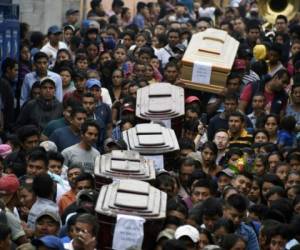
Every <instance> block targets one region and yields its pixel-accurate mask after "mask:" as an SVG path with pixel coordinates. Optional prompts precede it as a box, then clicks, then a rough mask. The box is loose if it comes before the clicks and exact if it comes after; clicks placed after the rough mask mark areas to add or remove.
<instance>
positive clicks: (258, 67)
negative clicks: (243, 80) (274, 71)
mask: <svg viewBox="0 0 300 250" xmlns="http://www.w3.org/2000/svg"><path fill="white" fill-rule="evenodd" d="M250 69H251V70H253V71H254V72H255V73H256V74H258V75H259V76H263V75H266V74H267V73H268V64H267V63H266V61H264V60H258V61H256V62H254V63H252V64H251V65H250Z"/></svg>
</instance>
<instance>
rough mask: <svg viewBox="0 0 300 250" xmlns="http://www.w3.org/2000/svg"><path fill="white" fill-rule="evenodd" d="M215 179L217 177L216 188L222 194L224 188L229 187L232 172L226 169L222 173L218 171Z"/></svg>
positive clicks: (232, 175)
mask: <svg viewBox="0 0 300 250" xmlns="http://www.w3.org/2000/svg"><path fill="white" fill-rule="evenodd" d="M217 177H218V188H219V191H221V192H223V190H224V188H225V187H226V186H227V185H230V183H231V181H232V179H233V177H234V172H233V171H232V170H231V169H229V168H227V169H223V170H222V171H220V172H219V173H218V174H217Z"/></svg>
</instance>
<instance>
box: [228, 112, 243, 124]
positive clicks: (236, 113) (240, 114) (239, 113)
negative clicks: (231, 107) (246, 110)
mask: <svg viewBox="0 0 300 250" xmlns="http://www.w3.org/2000/svg"><path fill="white" fill-rule="evenodd" d="M231 116H233V117H238V118H239V119H240V120H241V122H245V116H244V114H242V113H241V112H239V111H236V112H232V113H231V114H230V115H229V118H230V117H231Z"/></svg>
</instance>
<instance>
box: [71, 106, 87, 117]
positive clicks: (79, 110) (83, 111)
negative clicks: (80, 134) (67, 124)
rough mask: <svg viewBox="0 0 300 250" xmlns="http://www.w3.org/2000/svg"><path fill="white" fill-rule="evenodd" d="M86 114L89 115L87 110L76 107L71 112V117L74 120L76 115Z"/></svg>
mask: <svg viewBox="0 0 300 250" xmlns="http://www.w3.org/2000/svg"><path fill="white" fill-rule="evenodd" d="M78 113H84V114H87V112H86V110H85V109H84V108H83V107H82V106H77V107H74V108H73V109H72V111H71V117H72V118H74V117H75V115H76V114H78Z"/></svg>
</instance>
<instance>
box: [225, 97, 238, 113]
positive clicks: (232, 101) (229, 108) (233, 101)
mask: <svg viewBox="0 0 300 250" xmlns="http://www.w3.org/2000/svg"><path fill="white" fill-rule="evenodd" d="M237 107H238V97H237V95H236V94H227V95H226V96H225V97H224V112H225V114H226V115H227V116H228V115H230V114H231V113H233V112H235V111H236V110H237Z"/></svg>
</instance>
